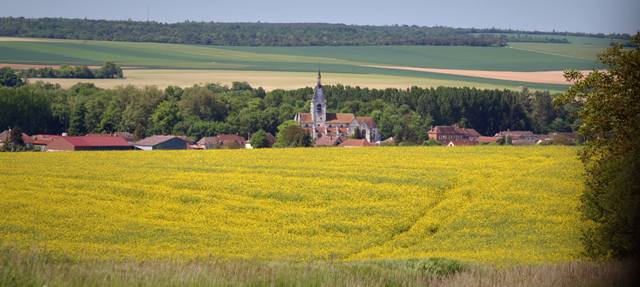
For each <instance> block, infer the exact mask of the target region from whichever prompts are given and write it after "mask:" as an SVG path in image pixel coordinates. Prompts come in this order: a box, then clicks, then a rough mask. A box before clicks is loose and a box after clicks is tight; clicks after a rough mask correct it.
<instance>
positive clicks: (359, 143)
mask: <svg viewBox="0 0 640 287" xmlns="http://www.w3.org/2000/svg"><path fill="white" fill-rule="evenodd" d="M340 146H342V147H365V146H375V144H374V143H370V142H368V141H367V140H365V139H346V140H344V141H343V142H342V143H341V144H340Z"/></svg>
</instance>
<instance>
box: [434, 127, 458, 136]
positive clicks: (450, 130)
mask: <svg viewBox="0 0 640 287" xmlns="http://www.w3.org/2000/svg"><path fill="white" fill-rule="evenodd" d="M429 133H437V134H443V135H455V134H458V132H457V131H456V128H455V127H452V126H435V127H433V128H431V130H430V131H429Z"/></svg>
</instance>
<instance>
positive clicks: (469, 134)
mask: <svg viewBox="0 0 640 287" xmlns="http://www.w3.org/2000/svg"><path fill="white" fill-rule="evenodd" d="M456 130H458V131H459V132H461V133H462V134H464V135H465V136H467V137H479V136H481V134H480V133H479V132H478V131H476V130H475V129H467V128H457V129H456Z"/></svg>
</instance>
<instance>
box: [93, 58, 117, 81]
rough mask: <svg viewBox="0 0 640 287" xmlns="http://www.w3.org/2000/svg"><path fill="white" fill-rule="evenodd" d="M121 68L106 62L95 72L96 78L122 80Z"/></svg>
mask: <svg viewBox="0 0 640 287" xmlns="http://www.w3.org/2000/svg"><path fill="white" fill-rule="evenodd" d="M122 77H123V74H122V68H120V67H119V66H118V65H116V64H115V63H113V62H106V63H104V65H102V67H100V69H98V70H97V71H96V78H122Z"/></svg>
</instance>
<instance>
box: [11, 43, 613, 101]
mask: <svg viewBox="0 0 640 287" xmlns="http://www.w3.org/2000/svg"><path fill="white" fill-rule="evenodd" d="M598 40H600V39H598ZM604 47H605V46H603V43H601V42H597V43H596V44H590V43H587V42H586V41H583V42H577V43H575V44H574V43H572V44H535V43H514V44H512V45H511V46H510V47H507V48H499V47H436V46H374V47H212V46H197V45H176V44H158V43H131V42H107V41H82V40H41V41H15V40H12V41H7V40H4V41H3V40H2V38H0V63H22V64H73V65H100V64H102V63H103V62H105V61H115V62H117V63H118V64H121V65H124V66H130V67H140V68H155V69H158V68H171V69H212V70H228V71H280V72H309V71H314V70H317V69H318V68H321V69H322V70H323V71H326V72H333V73H345V74H361V75H362V74H365V75H366V74H375V75H388V76H400V77H408V78H424V79H427V80H428V79H433V80H434V81H439V82H442V81H450V82H451V83H452V84H451V85H452V86H459V85H460V84H456V83H455V82H472V83H479V84H484V85H485V86H487V85H491V86H498V87H503V88H510V89H516V90H517V89H520V88H521V87H522V86H527V87H529V88H531V89H546V90H552V91H562V90H565V89H566V86H565V85H553V84H534V83H524V82H515V81H507V80H496V79H487V78H478V77H470V76H459V75H450V74H436V73H428V72H417V71H400V70H391V69H382V68H374V67H366V65H389V66H414V67H427V68H446V69H465V70H497V71H550V70H563V69H568V68H575V69H594V68H602V66H600V65H599V64H597V62H596V59H595V54H596V53H597V51H599V50H600V49H602V48H604ZM238 80H242V79H238Z"/></svg>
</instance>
